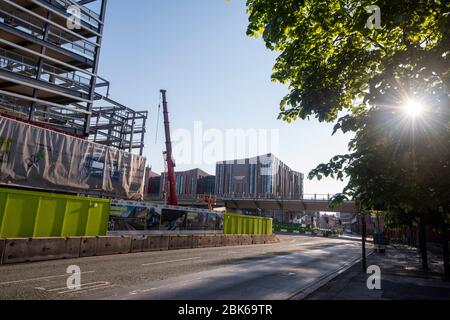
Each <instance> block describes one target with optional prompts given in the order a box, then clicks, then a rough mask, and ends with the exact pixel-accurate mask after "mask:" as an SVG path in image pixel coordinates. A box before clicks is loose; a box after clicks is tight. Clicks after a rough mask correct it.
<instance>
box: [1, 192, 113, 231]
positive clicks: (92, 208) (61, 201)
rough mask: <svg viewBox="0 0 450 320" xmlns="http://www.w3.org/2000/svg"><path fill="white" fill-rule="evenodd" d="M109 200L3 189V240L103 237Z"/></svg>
mask: <svg viewBox="0 0 450 320" xmlns="http://www.w3.org/2000/svg"><path fill="white" fill-rule="evenodd" d="M109 212H110V202H109V200H108V199H96V198H86V197H78V196H70V195H64V194H54V193H47V192H36V191H29V190H19V189H9V188H0V238H31V237H33V238H39V237H70V236H72V237H76V236H103V235H106V232H107V229H108V220H109Z"/></svg>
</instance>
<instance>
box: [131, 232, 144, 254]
mask: <svg viewBox="0 0 450 320" xmlns="http://www.w3.org/2000/svg"><path fill="white" fill-rule="evenodd" d="M146 242H147V236H144V235H141V236H133V237H132V238H131V250H130V252H131V253H137V252H144V246H145V244H146Z"/></svg>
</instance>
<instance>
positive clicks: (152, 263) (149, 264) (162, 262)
mask: <svg viewBox="0 0 450 320" xmlns="http://www.w3.org/2000/svg"><path fill="white" fill-rule="evenodd" d="M197 259H201V257H194V258H187V259H178V260H169V261H158V262H151V263H144V264H143V265H142V266H144V267H145V266H152V265H155V264H164V263H172V262H181V261H189V260H197Z"/></svg>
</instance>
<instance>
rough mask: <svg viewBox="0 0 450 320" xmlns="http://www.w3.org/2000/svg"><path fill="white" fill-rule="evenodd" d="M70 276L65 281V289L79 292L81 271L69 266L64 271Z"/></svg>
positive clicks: (76, 267)
mask: <svg viewBox="0 0 450 320" xmlns="http://www.w3.org/2000/svg"><path fill="white" fill-rule="evenodd" d="M66 273H67V274H70V276H69V278H68V279H67V283H66V284H67V289H69V290H80V289H81V269H80V267H79V266H69V267H68V268H67V271H66Z"/></svg>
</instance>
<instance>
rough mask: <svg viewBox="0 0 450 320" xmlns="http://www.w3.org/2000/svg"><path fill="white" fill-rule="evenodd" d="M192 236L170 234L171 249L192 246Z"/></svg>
mask: <svg viewBox="0 0 450 320" xmlns="http://www.w3.org/2000/svg"><path fill="white" fill-rule="evenodd" d="M192 237H193V236H188V235H179V236H169V250H176V249H190V248H192V247H193V246H192V242H193V241H192Z"/></svg>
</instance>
